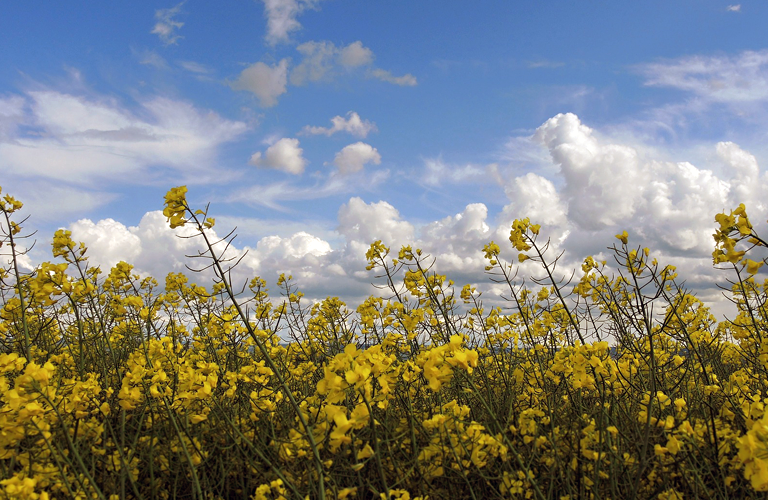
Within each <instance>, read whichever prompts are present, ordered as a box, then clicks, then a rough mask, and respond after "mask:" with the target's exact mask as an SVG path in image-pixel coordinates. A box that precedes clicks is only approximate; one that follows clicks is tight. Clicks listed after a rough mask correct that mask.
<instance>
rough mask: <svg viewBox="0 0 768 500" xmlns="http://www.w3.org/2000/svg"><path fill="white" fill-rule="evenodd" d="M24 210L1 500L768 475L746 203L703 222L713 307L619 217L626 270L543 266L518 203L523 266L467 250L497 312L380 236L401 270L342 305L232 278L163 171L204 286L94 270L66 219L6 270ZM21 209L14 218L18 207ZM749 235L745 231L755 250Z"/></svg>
mask: <svg viewBox="0 0 768 500" xmlns="http://www.w3.org/2000/svg"><path fill="white" fill-rule="evenodd" d="M21 208H22V204H21V203H20V202H19V201H17V200H15V199H14V198H12V197H11V196H7V195H6V196H5V197H4V198H2V201H0V210H1V211H2V213H3V216H4V219H0V229H2V233H1V234H0V238H1V239H0V246H1V248H2V250H0V251H4V254H3V255H4V257H3V262H4V263H7V265H6V266H5V267H4V268H0V294H1V295H2V304H0V306H1V307H2V308H1V309H0V342H2V349H1V350H0V389H1V391H0V392H1V393H2V396H1V399H0V485H1V486H2V491H1V492H0V496H1V497H2V498H4V499H22V498H23V499H52V498H59V499H65V498H80V499H100V500H104V499H110V500H111V499H117V498H146V499H154V498H160V499H170V498H191V499H218V498H227V499H229V498H232V499H234V498H241V499H257V500H266V499H288V498H290V499H294V498H295V499H304V498H309V499H341V498H350V499H351V498H355V499H369V498H370V499H384V500H387V499H401V500H406V499H417V498H421V499H426V498H430V499H435V500H437V499H464V498H467V499H491V498H532V499H557V500H564V499H570V500H575V499H581V498H594V499H624V498H637V499H661V500H664V499H668V500H671V499H683V498H685V499H693V498H764V496H763V495H765V493H764V492H765V491H768V413H766V411H765V407H766V404H767V403H768V380H767V379H766V377H767V376H768V340H764V337H765V336H767V335H768V310H767V309H766V289H767V288H768V281H766V282H765V283H759V282H758V281H756V280H755V275H756V273H757V272H758V269H759V268H760V266H761V265H762V263H763V262H762V261H760V260H758V261H753V260H751V259H749V258H748V256H749V252H750V251H752V253H753V254H754V252H755V250H754V247H765V246H768V244H766V242H765V241H764V240H763V239H761V238H760V236H759V235H758V234H757V233H756V232H755V231H754V229H753V227H752V225H751V223H750V222H749V219H748V217H747V214H746V211H745V208H744V206H743V205H742V206H740V207H738V208H737V209H736V210H734V211H733V212H731V213H730V214H719V215H717V217H716V227H715V235H714V236H715V251H714V253H713V259H714V262H715V264H716V265H717V266H719V267H726V266H727V267H728V268H730V269H731V273H732V274H731V276H733V277H734V279H733V280H732V282H731V285H732V287H729V289H728V290H729V293H730V297H731V299H732V300H733V301H734V302H735V304H736V306H737V307H738V316H736V317H735V318H734V319H733V321H729V322H721V323H719V324H718V323H717V322H716V321H715V318H714V317H713V316H712V315H711V314H710V313H709V312H708V310H707V308H706V307H705V306H704V305H703V304H702V303H701V302H700V301H699V300H698V299H696V298H695V297H693V296H692V295H690V294H689V293H687V292H686V291H685V290H684V289H683V288H682V287H681V285H680V284H679V281H678V280H677V275H676V274H675V270H674V268H673V267H671V266H662V265H660V264H659V263H658V262H657V261H656V260H655V259H653V258H652V256H651V254H650V251H649V250H648V249H640V248H633V247H632V246H631V245H630V242H629V236H628V235H627V233H626V232H624V233H622V234H619V235H617V240H616V245H614V246H613V253H614V257H615V264H613V269H617V268H618V272H612V273H610V274H609V272H608V267H607V263H606V262H598V261H596V260H594V259H593V258H591V257H590V258H587V259H586V260H585V261H584V263H583V265H582V270H583V275H582V277H581V278H580V279H579V280H578V281H574V282H563V281H561V280H558V279H556V278H555V276H556V275H557V273H556V272H555V266H556V265H557V259H553V260H549V259H548V252H547V250H548V245H547V244H546V243H541V242H540V240H539V232H540V227H539V226H538V225H535V224H532V223H531V222H530V221H529V220H528V219H525V220H517V221H515V222H514V224H513V225H512V228H511V231H510V243H511V244H512V245H513V246H514V248H515V249H516V251H517V252H519V257H518V260H519V261H520V262H523V261H525V260H531V261H533V262H534V263H535V264H536V265H539V266H540V267H541V270H542V275H545V276H547V277H548V279H547V280H544V281H542V280H533V281H530V280H529V282H531V283H532V284H533V285H535V287H534V288H529V287H526V286H523V284H522V282H521V281H520V280H518V279H517V277H516V276H517V273H516V270H517V264H516V263H509V262H505V261H503V260H502V259H501V257H500V255H501V251H500V247H499V246H498V245H497V244H496V243H494V242H490V243H489V244H488V245H486V246H485V248H484V249H483V250H484V252H485V257H486V259H487V264H488V265H487V267H486V270H487V272H488V273H489V275H490V279H492V280H493V281H495V282H497V283H501V284H504V285H505V286H506V287H507V290H508V293H507V297H506V298H507V299H508V300H509V307H508V308H506V309H502V308H499V307H496V308H490V309H486V308H484V307H483V304H482V302H481V301H480V294H479V293H478V292H477V291H476V290H474V289H473V288H471V287H469V286H466V287H464V288H463V289H462V290H461V291H460V293H459V294H458V296H456V294H455V293H454V289H453V283H452V282H451V281H450V280H448V279H447V278H446V277H445V276H441V275H439V274H437V273H436V272H434V268H433V266H432V264H433V261H432V259H430V258H429V256H427V255H426V254H423V253H422V252H421V251H420V250H418V249H412V248H410V247H403V248H402V249H400V250H399V252H398V253H397V256H396V257H395V256H394V254H390V250H389V249H388V248H387V247H386V246H385V245H384V244H383V243H382V242H380V241H377V242H375V243H373V244H372V245H371V247H370V250H369V251H368V253H367V258H368V262H369V265H368V269H369V270H371V271H372V272H374V273H375V275H376V276H377V279H381V280H383V281H385V283H386V285H387V286H389V288H390V289H391V298H390V299H389V300H385V299H380V298H377V297H373V296H372V297H370V298H368V299H367V300H366V301H365V302H364V303H363V304H362V305H360V306H359V307H358V308H357V310H356V311H350V310H348V309H347V308H346V306H345V304H344V303H343V302H341V301H340V300H339V299H337V298H333V297H329V298H327V299H326V300H324V301H322V302H320V303H317V304H313V305H311V306H307V305H306V303H305V302H303V301H302V294H301V293H300V292H299V291H298V290H296V287H295V285H294V284H293V283H292V281H291V277H290V276H281V277H280V279H279V280H278V282H277V286H278V287H279V290H280V297H282V298H280V300H277V299H275V298H270V296H269V294H268V290H267V288H266V286H267V284H266V282H265V281H264V280H262V279H260V278H258V277H257V278H254V279H253V280H252V281H251V282H250V285H249V286H248V287H247V289H245V290H235V289H233V285H232V283H231V282H230V281H229V279H228V277H229V271H230V269H231V267H232V266H233V265H235V264H236V263H233V262H231V261H227V260H225V259H223V258H222V255H221V254H220V253H217V251H216V250H215V249H216V248H217V245H216V242H215V241H211V240H210V239H209V238H210V236H211V234H212V233H211V231H207V229H208V228H211V227H213V225H214V223H215V221H214V219H213V218H209V217H208V213H207V209H206V210H205V211H204V210H194V209H193V208H191V207H190V206H189V205H188V204H187V201H186V188H185V187H178V188H173V189H171V190H170V191H169V192H168V194H167V195H166V199H165V211H164V213H165V215H166V216H167V218H168V220H169V223H170V225H171V227H180V226H185V225H189V226H192V227H194V228H195V229H196V230H197V237H198V238H200V239H201V241H202V242H203V243H204V244H205V247H206V248H207V249H208V253H207V254H206V255H205V257H206V258H207V260H206V261H205V262H206V265H207V266H210V268H211V269H212V270H213V271H214V272H215V276H216V279H215V280H214V282H213V283H212V284H211V286H209V287H205V286H203V285H198V284H195V283H192V282H190V281H189V280H188V278H187V277H185V276H184V275H183V274H173V273H172V274H169V275H168V276H167V277H166V278H165V283H164V286H161V285H159V284H158V283H157V281H155V280H154V279H152V278H141V277H140V276H138V275H136V274H134V273H133V272H132V266H130V265H129V264H127V263H124V262H121V263H119V264H117V265H116V266H115V267H113V268H112V269H111V270H109V271H108V272H103V271H102V270H101V269H99V268H98V267H93V266H90V265H89V263H88V260H87V259H88V256H87V251H86V250H87V249H86V248H85V246H84V245H83V244H78V243H77V242H75V241H73V240H72V239H71V234H70V233H69V232H68V231H62V230H60V231H57V232H56V234H55V236H54V239H53V256H54V257H55V258H56V259H58V262H46V263H43V264H42V265H40V266H39V267H38V268H37V269H36V270H35V271H33V272H30V273H23V272H21V269H20V266H19V257H20V255H19V253H18V251H17V248H19V242H20V241H21V239H23V238H25V236H26V235H25V233H24V229H23V228H22V227H21V222H20V221H18V220H17V218H18V217H19V211H20V209H21ZM22 222H23V221H22ZM758 250H760V249H759V248H758Z"/></svg>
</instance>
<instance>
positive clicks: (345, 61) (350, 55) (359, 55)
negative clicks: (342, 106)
mask: <svg viewBox="0 0 768 500" xmlns="http://www.w3.org/2000/svg"><path fill="white" fill-rule="evenodd" d="M296 50H297V51H298V52H299V53H300V54H301V55H302V59H301V62H299V64H297V65H296V66H295V67H294V68H293V69H292V70H291V75H290V80H291V84H293V85H305V84H306V83H308V82H321V81H322V82H330V81H333V80H335V79H336V78H338V77H339V75H343V74H350V72H352V71H353V70H354V69H356V68H362V67H366V68H368V70H367V74H368V76H371V77H373V78H377V79H379V80H382V81H385V82H389V83H394V84H395V85H407V86H413V85H416V78H415V77H414V76H413V75H411V74H406V75H404V76H397V77H396V76H394V75H392V73H390V72H389V71H386V70H383V69H380V68H374V67H373V66H372V64H373V60H374V55H373V51H372V50H371V49H369V48H367V47H364V46H363V44H362V42H360V41H356V42H352V43H350V44H349V45H347V46H346V47H337V46H336V45H335V44H334V43H333V42H329V41H320V42H315V41H310V42H305V43H302V44H301V45H299V46H298V47H296Z"/></svg>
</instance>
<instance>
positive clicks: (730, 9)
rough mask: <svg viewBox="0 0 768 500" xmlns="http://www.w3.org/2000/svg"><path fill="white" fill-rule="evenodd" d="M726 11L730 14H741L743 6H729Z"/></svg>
mask: <svg viewBox="0 0 768 500" xmlns="http://www.w3.org/2000/svg"><path fill="white" fill-rule="evenodd" d="M725 10H727V11H728V12H741V4H740V3H737V4H736V5H729V6H728V7H726V8H725Z"/></svg>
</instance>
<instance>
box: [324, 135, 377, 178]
mask: <svg viewBox="0 0 768 500" xmlns="http://www.w3.org/2000/svg"><path fill="white" fill-rule="evenodd" d="M367 163H374V164H376V165H378V164H380V163H381V155H380V154H379V152H378V151H377V150H376V148H374V147H372V146H371V145H370V144H366V143H364V142H356V143H354V144H350V145H349V146H345V147H344V149H342V150H341V151H339V152H338V153H336V157H335V158H334V159H333V164H334V165H336V166H337V167H339V171H340V172H341V173H342V174H351V173H353V172H358V171H360V170H362V169H363V166H365V165H366V164H367Z"/></svg>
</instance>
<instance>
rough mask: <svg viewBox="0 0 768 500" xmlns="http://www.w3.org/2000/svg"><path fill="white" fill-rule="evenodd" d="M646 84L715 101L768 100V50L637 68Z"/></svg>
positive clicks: (666, 62) (650, 64) (694, 57)
mask: <svg viewBox="0 0 768 500" xmlns="http://www.w3.org/2000/svg"><path fill="white" fill-rule="evenodd" d="M635 68H636V69H637V71H639V72H640V73H641V74H643V75H644V76H645V77H646V81H645V84H646V85H649V86H657V87H671V88H676V89H679V90H684V91H687V92H691V93H693V94H695V95H697V96H699V97H702V98H704V99H706V100H708V101H712V102H723V103H748V102H765V101H768V49H763V50H758V51H750V50H748V51H744V52H742V53H741V54H739V55H738V56H733V57H731V56H689V57H682V58H679V59H673V60H670V61H665V62H657V63H649V64H641V65H638V66H636V67H635Z"/></svg>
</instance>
